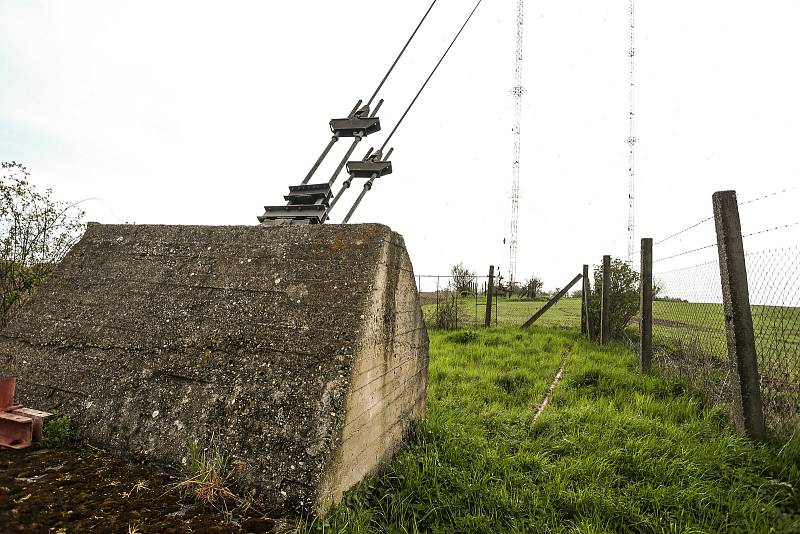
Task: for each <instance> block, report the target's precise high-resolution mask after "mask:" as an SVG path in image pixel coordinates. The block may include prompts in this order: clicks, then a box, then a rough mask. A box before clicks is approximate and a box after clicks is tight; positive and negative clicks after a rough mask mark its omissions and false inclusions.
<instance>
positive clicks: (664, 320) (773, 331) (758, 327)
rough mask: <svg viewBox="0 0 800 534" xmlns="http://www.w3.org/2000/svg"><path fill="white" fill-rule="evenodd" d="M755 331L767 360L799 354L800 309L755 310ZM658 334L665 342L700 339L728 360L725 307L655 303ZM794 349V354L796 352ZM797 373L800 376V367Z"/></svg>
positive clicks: (753, 309) (753, 312)
mask: <svg viewBox="0 0 800 534" xmlns="http://www.w3.org/2000/svg"><path fill="white" fill-rule="evenodd" d="M751 311H752V314H753V329H754V331H755V333H756V340H757V342H758V344H759V347H758V348H759V349H761V351H762V352H764V358H765V359H767V358H769V355H770V353H774V352H775V351H776V350H777V349H781V350H783V351H785V352H787V353H789V354H797V352H798V349H800V308H790V307H780V306H752V307H751ZM653 319H654V320H655V321H656V324H655V325H654V334H655V335H657V336H660V337H662V338H664V339H670V338H676V337H687V335H690V336H691V337H694V338H697V339H698V341H699V342H700V343H701V345H702V346H703V348H704V350H706V351H707V352H708V353H709V354H713V355H719V356H720V357H723V358H724V357H725V354H726V352H727V349H726V337H725V312H724V310H723V308H722V304H704V303H690V302H655V303H653ZM792 349H793V350H792ZM797 372H800V365H798V369H797Z"/></svg>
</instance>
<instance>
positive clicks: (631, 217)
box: [628, 0, 637, 262]
mask: <svg viewBox="0 0 800 534" xmlns="http://www.w3.org/2000/svg"><path fill="white" fill-rule="evenodd" d="M629 16H630V49H629V50H628V68H629V70H628V76H629V80H630V87H629V91H630V92H629V95H628V98H629V100H630V110H629V112H628V113H629V117H628V121H629V131H628V147H629V153H628V262H632V261H633V255H634V254H635V250H636V198H635V195H636V169H635V162H636V160H635V152H636V141H637V139H636V133H635V130H634V125H635V118H636V109H635V103H636V100H635V98H634V97H635V88H636V46H635V45H636V41H635V38H636V32H635V31H634V30H635V24H634V23H635V21H636V18H635V16H634V0H629Z"/></svg>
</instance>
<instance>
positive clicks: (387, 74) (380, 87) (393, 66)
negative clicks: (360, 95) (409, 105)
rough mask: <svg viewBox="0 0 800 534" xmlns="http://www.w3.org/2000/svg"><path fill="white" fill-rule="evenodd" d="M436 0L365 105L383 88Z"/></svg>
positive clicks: (370, 103) (369, 103)
mask: <svg viewBox="0 0 800 534" xmlns="http://www.w3.org/2000/svg"><path fill="white" fill-rule="evenodd" d="M438 1H439V0H433V2H432V3H431V6H430V7H429V8H428V11H426V12H425V15H424V16H423V17H422V20H420V21H419V24H417V27H416V28H415V29H414V32H413V33H412V34H411V37H409V38H408V41H406V44H405V46H404V47H403V49H402V50H400V54H398V55H397V58H396V59H395V60H394V63H392V66H391V67H389V70H388V71H386V75H385V76H384V77H383V79H382V80H381V83H379V84H378V88H377V89H375V92H374V93H373V94H372V97H371V98H370V99H369V102H367V107H369V106H371V105H372V102H373V101H374V100H375V97H377V96H378V93H379V92H380V91H381V89H382V88H383V84H385V83H386V80H387V79H389V75H390V74H391V73H392V71H393V70H394V68H395V67H396V66H397V63H398V62H399V61H400V58H401V57H403V54H405V52H406V49H407V48H408V45H410V44H411V41H413V40H414V37H415V36H416V35H417V32H418V31H419V29H420V28H421V27H422V23H423V22H425V19H427V18H428V15H429V14H430V12H431V10H432V9H433V6H435V5H436V2H438Z"/></svg>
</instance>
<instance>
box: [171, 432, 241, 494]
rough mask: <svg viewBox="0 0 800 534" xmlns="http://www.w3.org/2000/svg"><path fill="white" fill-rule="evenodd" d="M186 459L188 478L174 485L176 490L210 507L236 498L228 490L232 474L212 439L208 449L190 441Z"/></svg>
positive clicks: (226, 459) (223, 455)
mask: <svg viewBox="0 0 800 534" xmlns="http://www.w3.org/2000/svg"><path fill="white" fill-rule="evenodd" d="M186 459H187V460H186V473H187V475H188V476H189V478H188V479H186V480H184V481H183V482H179V483H178V484H176V486H175V487H176V488H177V489H178V490H180V491H183V492H186V493H189V494H191V495H192V496H193V497H194V498H195V499H197V500H198V501H202V502H206V503H208V504H210V505H212V506H213V505H215V504H217V503H219V502H221V501H222V502H224V501H225V500H229V499H235V498H236V495H235V494H234V493H233V492H232V491H231V490H230V489H229V488H228V485H229V482H230V479H231V474H232V471H231V470H230V468H229V465H228V458H227V456H225V454H224V453H223V452H222V450H221V449H220V448H219V446H218V445H217V444H215V443H213V439H212V443H211V445H210V446H209V447H201V446H200V444H199V443H198V441H197V440H196V439H195V440H192V441H190V442H189V445H188V450H187V457H186Z"/></svg>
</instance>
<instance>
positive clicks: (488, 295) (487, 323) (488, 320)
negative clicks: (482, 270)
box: [483, 265, 494, 328]
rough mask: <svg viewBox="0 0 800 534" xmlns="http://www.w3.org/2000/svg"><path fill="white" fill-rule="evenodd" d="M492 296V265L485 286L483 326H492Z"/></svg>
mask: <svg viewBox="0 0 800 534" xmlns="http://www.w3.org/2000/svg"><path fill="white" fill-rule="evenodd" d="M492 295H494V265H490V266H489V283H488V284H487V286H486V320H485V321H484V323H483V326H484V327H486V328H489V327H490V326H492Z"/></svg>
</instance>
